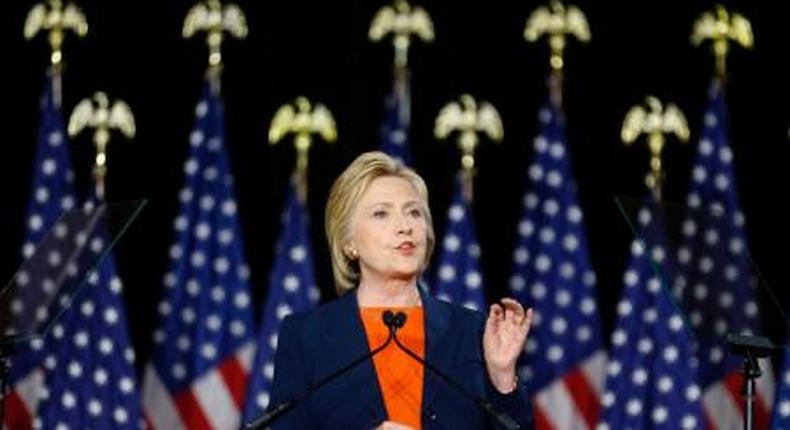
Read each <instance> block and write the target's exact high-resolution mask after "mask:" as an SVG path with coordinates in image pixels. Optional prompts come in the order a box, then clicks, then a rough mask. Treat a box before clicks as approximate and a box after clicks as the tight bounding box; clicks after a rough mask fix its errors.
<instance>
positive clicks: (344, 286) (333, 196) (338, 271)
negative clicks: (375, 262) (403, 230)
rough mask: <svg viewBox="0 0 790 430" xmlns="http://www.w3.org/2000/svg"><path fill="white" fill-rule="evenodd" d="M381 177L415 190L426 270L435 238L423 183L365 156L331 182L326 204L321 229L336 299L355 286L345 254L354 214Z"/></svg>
mask: <svg viewBox="0 0 790 430" xmlns="http://www.w3.org/2000/svg"><path fill="white" fill-rule="evenodd" d="M385 176H394V177H398V178H403V179H405V180H407V181H409V183H411V184H412V185H413V186H414V188H415V190H417V194H419V196H420V198H421V199H422V200H423V203H424V207H425V208H424V209H425V221H426V235H427V241H426V249H425V261H424V263H423V267H422V269H423V270H424V269H425V268H426V267H427V266H428V262H429V261H430V259H431V254H433V248H434V245H435V243H436V237H435V235H434V232H433V221H432V218H431V212H430V209H429V208H428V187H427V186H426V185H425V181H424V180H423V179H422V178H421V177H420V175H418V174H417V173H416V172H415V171H414V170H412V169H411V168H409V167H406V166H404V165H403V163H401V162H400V161H398V160H395V159H394V158H392V157H390V156H389V155H387V154H385V153H383V152H380V151H372V152H366V153H364V154H362V155H360V156H359V157H357V158H356V159H355V160H354V161H353V162H352V163H351V164H350V165H349V166H348V167H346V170H344V171H343V173H341V174H340V176H339V177H338V178H337V179H336V180H335V183H334V184H333V185H332V188H331V189H330V190H329V199H328V200H327V202H326V212H325V214H324V228H325V230H326V238H327V241H328V242H329V252H330V254H331V256H332V273H333V275H334V278H335V289H336V290H337V293H338V295H342V294H343V293H345V292H347V291H349V290H351V289H353V288H355V287H356V286H357V284H358V283H359V277H360V271H359V262H358V261H356V259H355V258H351V257H350V256H349V255H347V253H346V252H345V247H346V245H348V242H349V239H350V235H351V219H352V216H353V214H354V210H355V209H356V207H357V204H358V203H359V200H360V199H361V198H362V195H363V194H364V193H365V190H367V188H368V186H370V184H371V182H373V180H374V179H377V178H381V177H385Z"/></svg>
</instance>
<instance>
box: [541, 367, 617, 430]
mask: <svg viewBox="0 0 790 430" xmlns="http://www.w3.org/2000/svg"><path fill="white" fill-rule="evenodd" d="M605 368H606V353H605V352H603V351H598V352H596V353H595V354H593V355H592V356H590V358H588V359H587V360H585V361H584V362H582V363H581V365H580V366H578V367H576V368H575V369H574V370H573V371H571V372H568V373H566V374H565V375H564V376H563V377H562V378H559V379H557V380H555V381H554V382H552V383H551V384H549V385H548V386H547V387H545V388H544V389H542V390H540V391H539V392H538V393H537V394H536V395H535V396H534V397H533V399H532V401H533V404H534V409H535V424H536V426H535V428H537V429H541V430H543V429H568V430H587V429H594V428H595V425H596V424H597V423H598V417H599V415H600V411H601V393H602V392H603V382H604V373H605V371H606V369H605Z"/></svg>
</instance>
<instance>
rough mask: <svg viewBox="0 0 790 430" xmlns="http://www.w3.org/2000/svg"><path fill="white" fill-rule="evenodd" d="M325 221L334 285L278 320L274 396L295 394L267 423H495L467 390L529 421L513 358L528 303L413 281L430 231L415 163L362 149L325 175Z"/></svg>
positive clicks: (431, 240) (429, 246)
mask: <svg viewBox="0 0 790 430" xmlns="http://www.w3.org/2000/svg"><path fill="white" fill-rule="evenodd" d="M325 227H326V235H327V238H328V241H329V248H330V251H331V255H332V269H333V274H334V279H335V284H336V288H337V291H338V294H339V296H340V297H339V298H338V299H336V300H334V301H332V302H330V303H327V304H325V305H323V306H320V307H319V308H317V309H315V310H313V311H311V312H309V313H304V314H295V315H291V316H289V317H287V318H286V319H285V320H283V323H282V326H281V329H280V335H279V340H278V348H277V354H276V358H275V374H274V382H273V388H272V398H271V402H270V405H272V406H276V405H278V404H280V403H281V402H283V401H286V400H292V399H299V400H298V402H296V403H295V404H294V407H293V409H291V410H290V411H288V412H287V413H286V414H284V415H282V416H280V417H279V419H278V420H277V421H276V422H275V423H274V424H273V426H274V428H287V429H320V428H331V429H372V428H376V429H410V428H414V429H420V428H424V429H428V428H436V429H444V428H447V429H483V428H493V427H494V424H493V421H492V419H491V414H488V413H486V412H484V410H483V408H481V407H480V405H479V402H476V401H475V400H473V399H474V398H477V399H482V400H483V402H484V403H487V404H488V405H489V406H492V407H493V409H494V410H496V411H499V412H501V413H503V414H504V415H506V416H508V417H510V418H512V420H513V421H514V422H515V423H516V424H517V425H518V426H520V428H522V429H525V428H529V427H530V425H531V423H530V420H531V410H530V405H529V399H528V396H527V392H526V388H525V387H524V386H523V385H522V384H520V383H519V381H518V378H517V377H516V361H517V359H518V357H519V354H520V353H521V351H522V350H523V348H524V342H525V341H526V338H527V334H528V333H529V328H530V323H531V321H532V311H531V310H528V311H526V312H525V311H524V308H523V307H522V306H521V305H520V304H519V303H518V302H516V301H515V300H512V299H503V300H502V301H501V303H497V304H493V305H491V308H490V310H489V313H488V317H486V316H484V315H482V314H479V313H477V312H474V311H470V310H467V309H465V308H462V307H460V306H457V305H453V304H450V303H446V302H443V301H440V300H438V299H435V298H433V297H431V296H430V295H429V294H427V293H425V292H424V291H423V290H422V289H421V288H420V287H419V286H418V285H417V280H418V278H419V277H420V275H421V274H422V272H423V271H424V270H425V268H426V266H427V264H428V262H429V260H430V257H431V253H432V251H433V248H434V244H435V241H436V239H435V235H434V231H433V225H432V221H431V212H430V210H429V209H428V190H427V187H426V185H425V182H424V181H423V179H422V178H421V177H420V176H419V175H417V174H416V173H415V172H414V171H413V170H411V169H409V168H407V167H405V166H403V165H402V164H400V163H399V162H397V161H395V160H394V159H392V158H390V157H389V156H387V155H385V154H384V153H381V152H369V153H365V154H363V155H361V156H359V157H358V158H357V159H356V160H354V162H353V163H351V165H349V166H348V168H346V170H345V171H344V172H343V173H342V174H341V175H340V177H339V178H338V179H337V180H336V181H335V183H334V185H333V186H332V189H331V191H330V195H329V200H328V202H327V206H326V222H325ZM385 315H386V316H385ZM393 335H394V336H395V341H392V340H393V339H392V336H393ZM382 346H384V347H383V348H382ZM407 351H408V352H407ZM371 353H373V356H372V358H370V359H365V360H362V361H359V362H358V365H354V366H353V367H351V368H348V369H344V370H343V372H342V374H341V375H338V377H337V378H334V379H331V381H329V382H327V381H326V379H328V378H327V377H328V376H329V375H332V374H334V373H337V372H338V369H343V368H344V366H346V367H348V365H349V363H353V362H354V361H355V360H360V358H361V357H364V356H365V355H366V354H371ZM420 360H424V361H425V362H426V363H427V365H428V366H432V368H435V369H436V370H438V371H439V372H441V373H442V374H443V375H444V376H443V377H437V376H436V375H434V374H432V373H431V372H429V370H430V369H428V368H426V366H424V365H423V364H422V363H421V361H420ZM445 378H446V379H445ZM322 379H324V380H325V381H324V382H326V383H324V384H323V385H321V386H320V387H319V388H316V385H317V383H319V381H322ZM448 380H449V382H448ZM311 388H313V389H315V391H312V392H311V393H310V395H308V396H305V395H304V394H305V393H306V392H308V390H310V389H311ZM459 388H460V389H459Z"/></svg>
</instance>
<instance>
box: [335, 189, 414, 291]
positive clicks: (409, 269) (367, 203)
mask: <svg viewBox="0 0 790 430" xmlns="http://www.w3.org/2000/svg"><path fill="white" fill-rule="evenodd" d="M425 205H426V202H424V201H423V200H422V198H421V197H420V195H419V194H418V193H417V190H416V189H415V188H414V186H413V185H412V184H411V182H409V181H408V180H406V179H403V178H401V177H397V176H382V177H379V178H376V179H374V180H373V181H372V182H371V183H370V185H369V186H368V188H367V190H365V193H364V194H363V195H362V197H361V198H360V200H359V203H358V204H357V207H356V208H355V209H354V213H353V216H352V220H351V237H350V241H349V245H350V246H351V247H353V248H354V249H356V251H357V253H358V254H359V267H360V272H361V280H362V281H363V282H370V281H376V280H378V281H387V280H393V279H404V280H408V279H411V278H416V277H417V276H418V275H419V274H420V271H421V270H422V269H423V264H424V262H425V252H426V241H427V230H426V228H427V225H426V222H427V218H426V214H425V210H426V208H425Z"/></svg>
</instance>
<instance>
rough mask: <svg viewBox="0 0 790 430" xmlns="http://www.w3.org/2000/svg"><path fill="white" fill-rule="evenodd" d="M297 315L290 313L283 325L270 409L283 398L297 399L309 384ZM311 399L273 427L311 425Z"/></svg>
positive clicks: (302, 426)
mask: <svg viewBox="0 0 790 430" xmlns="http://www.w3.org/2000/svg"><path fill="white" fill-rule="evenodd" d="M301 331H302V330H301V329H300V324H299V318H298V316H297V315H289V316H288V317H286V318H285V319H284V320H283V322H282V325H281V326H280V333H279V335H278V340H277V352H276V353H275V358H274V380H273V382H272V396H271V401H270V402H269V410H271V409H272V408H274V407H276V406H277V405H279V404H280V403H282V402H283V401H289V400H294V399H295V398H296V397H297V396H299V395H301V394H303V393H304V392H305V391H306V390H307V389H308V388H309V387H310V377H309V372H308V368H307V364H306V361H305V351H304V344H303V343H302V341H301V335H302V333H301ZM309 402H310V399H309V398H307V399H302V400H301V401H300V402H299V403H297V404H296V405H294V407H293V408H292V409H291V410H290V411H288V412H286V413H285V414H284V415H281V416H280V417H279V418H278V419H277V420H275V421H274V423H273V424H272V428H273V429H304V428H310V427H311V426H310V422H309V412H308V411H309V406H308V404H309Z"/></svg>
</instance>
